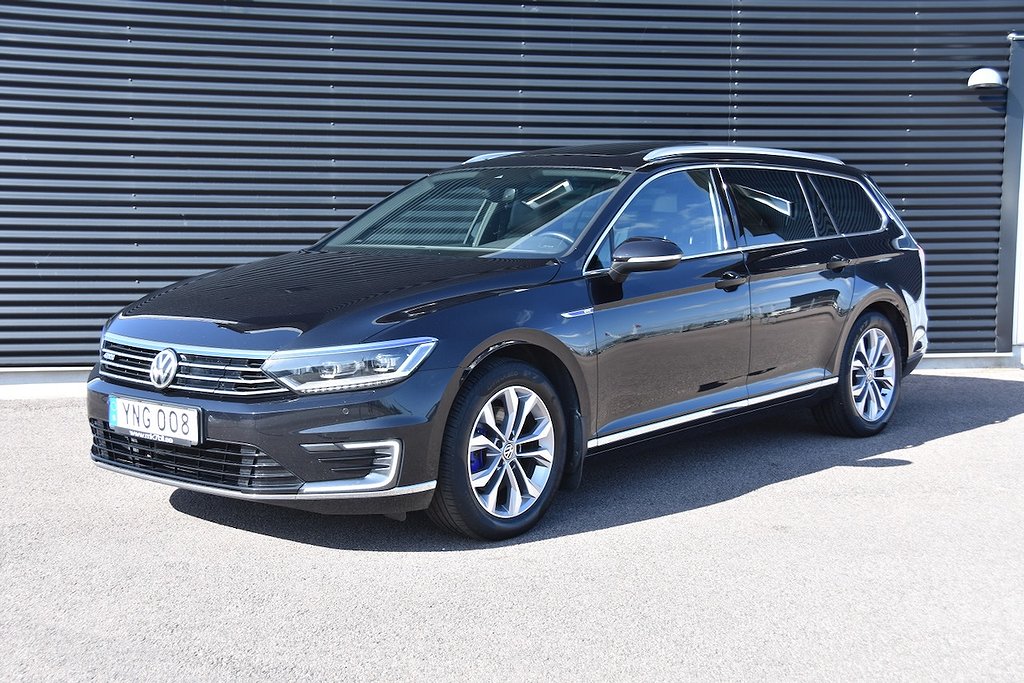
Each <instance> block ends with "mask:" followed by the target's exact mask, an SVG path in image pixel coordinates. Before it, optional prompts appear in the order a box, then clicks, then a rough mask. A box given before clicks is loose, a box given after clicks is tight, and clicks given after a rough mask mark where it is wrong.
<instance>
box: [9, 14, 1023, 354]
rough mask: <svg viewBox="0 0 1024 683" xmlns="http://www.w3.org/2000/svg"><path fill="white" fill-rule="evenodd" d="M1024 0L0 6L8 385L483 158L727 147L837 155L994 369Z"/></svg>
mask: <svg viewBox="0 0 1024 683" xmlns="http://www.w3.org/2000/svg"><path fill="white" fill-rule="evenodd" d="M1014 28H1024V6H1022V5H1021V4H1020V2H1019V0H973V1H972V2H970V3H966V2H962V1H957V2H901V1H897V0H893V1H891V2H888V1H886V2H881V1H874V2H865V1H864V0H859V1H842V2H828V3H823V2H818V1H817V0H815V1H810V0H808V1H799V0H792V1H789V2H781V1H774V0H761V1H749V0H742V1H741V0H736V1H735V2H732V3H731V4H730V3H723V2H689V3H680V2H674V1H672V2H656V1H652V2H600V3H591V2H571V1H563V2H529V1H527V2H524V3H523V4H520V3H508V2H464V3H457V2H414V1H405V2H401V1H389V2H369V1H367V2H323V3H316V2H285V1H279V2H260V1H243V0H225V1H222V2H218V3H213V2H201V1H195V2H126V1H116V0H112V1H106V2H100V1H99V0H92V1H86V0H67V1H63V2H32V3H11V2H7V3H4V4H3V5H2V6H0V365H7V366H11V365H81V364H86V363H91V361H92V359H93V358H94V356H95V345H96V338H97V334H98V330H99V327H100V326H101V324H102V321H103V320H104V319H105V318H106V317H107V316H108V315H109V314H110V313H111V312H112V311H114V310H115V309H116V308H117V307H119V306H121V305H122V304H124V303H127V302H128V301H131V300H133V299H135V298H137V297H138V296H140V295H142V294H144V293H146V292H148V291H150V290H152V289H155V288H157V287H160V286H162V285H164V284H165V283H168V282H170V281H173V280H176V279H179V278H182V277H186V276H189V275H193V274H196V273H200V272H203V271H206V270H209V269H212V268H217V267H221V266H225V265H229V264H234V263H238V262H241V261H244V260H247V259H252V258H258V257H262V256H267V255H271V254H275V253H278V252H282V251H287V250H290V249H293V248H296V247H300V246H303V245H306V244H308V243H310V242H312V241H313V240H314V239H316V238H317V237H319V236H320V235H321V234H323V233H324V232H326V231H328V230H330V229H331V228H332V227H334V226H336V225H338V224H340V223H342V222H343V221H345V220H346V219H348V218H349V217H351V216H352V215H353V214H354V213H356V212H357V211H359V210H360V209H361V208H363V207H365V206H367V205H368V204H370V203H372V202H373V201H375V200H376V199H378V198H380V197H382V196H383V195H385V194H387V193H388V192H390V191H392V190H393V189H395V188H397V187H398V186H400V185H402V184H404V183H405V182H407V181H409V180H411V179H412V178H414V177H416V176H418V175H420V174H423V173H425V172H427V171H430V170H433V169H436V168H438V167H441V166H445V165H447V164H450V163H452V162H456V161H459V160H462V159H464V158H465V157H467V156H470V155H472V154H474V153H477V152H481V151H488V150H495V149H509V148H513V149H525V148H532V147H540V146H548V145H553V144H564V143H575V142H581V143H582V142H596V141H602V140H622V139H627V140H629V139H651V138H666V139H707V140H715V141H726V140H731V141H737V142H742V143H748V144H766V145H774V146H784V147H795V148H801V149H806V150H812V151H824V152H828V153H833V154H838V155H839V156H842V157H844V158H846V159H847V160H848V161H850V162H852V163H855V164H857V165H860V166H862V167H863V168H865V169H866V170H868V171H869V172H871V173H872V174H874V175H875V177H876V178H877V179H878V181H879V182H880V184H881V185H882V186H883V188H884V189H885V190H886V191H887V192H888V193H889V194H890V196H891V198H892V199H893V201H894V203H895V204H896V205H897V206H898V207H899V208H900V210H901V211H903V212H904V215H905V217H906V220H907V222H908V223H909V224H910V226H911V227H912V229H914V230H915V232H916V233H917V234H918V236H919V237H920V238H921V240H922V242H924V243H925V245H926V246H927V247H928V249H929V253H930V265H931V270H930V277H929V286H930V288H931V289H930V303H931V312H932V317H933V340H934V342H935V345H934V348H935V349H936V350H940V349H941V350H986V351H990V350H993V349H994V348H995V337H996V332H995V330H996V314H995V312H996V297H997V295H998V293H997V291H996V265H997V261H998V240H999V233H998V230H999V209H1000V182H1001V177H1000V174H1001V168H1002V166H1001V163H1002V145H1003V136H1004V130H1003V125H1004V123H1003V121H1004V117H1003V112H1002V109H1001V102H1000V98H999V97H996V98H994V101H992V102H987V101H983V100H981V99H980V98H979V97H978V96H977V94H975V93H972V92H970V91H968V90H967V89H966V87H965V82H966V78H967V76H968V75H969V74H970V72H971V71H972V70H973V69H974V68H975V67H977V66H983V65H984V66H993V67H997V68H1003V69H1005V68H1006V61H1007V56H1008V54H1009V45H1008V43H1007V41H1006V34H1007V33H1008V32H1009V31H1010V30H1011V29H1014Z"/></svg>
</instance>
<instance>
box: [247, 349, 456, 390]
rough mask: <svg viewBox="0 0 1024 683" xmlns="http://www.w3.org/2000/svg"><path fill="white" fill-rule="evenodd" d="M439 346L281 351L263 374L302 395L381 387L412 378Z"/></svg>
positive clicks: (264, 369) (273, 356)
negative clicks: (435, 347)
mask: <svg viewBox="0 0 1024 683" xmlns="http://www.w3.org/2000/svg"><path fill="white" fill-rule="evenodd" d="M436 344H437V340H436V339H433V338H432V337H420V338H417V339H398V340H395V341H387V342H376V343H372V344H354V345H352V346H332V347H328V348H321V349H299V350H295V351H278V352H277V353H275V354H274V355H272V356H271V357H270V358H268V359H267V361H266V362H265V363H264V364H263V372H265V373H267V374H268V375H270V376H271V377H273V378H274V379H276V380H277V381H278V382H281V383H282V384H284V385H285V386H286V387H288V388H289V389H292V390H293V391H297V392H299V393H302V394H316V393H321V392H325V391H346V390H350V389H366V388H368V387H379V386H383V385H385V384H394V383H395V382H398V381H399V380H402V379H405V378H406V377H408V376H409V375H411V374H412V373H413V371H414V370H415V369H416V368H418V367H419V366H420V364H421V363H422V362H423V361H424V360H426V359H427V356H429V355H430V352H431V351H433V350H434V346H435V345H436Z"/></svg>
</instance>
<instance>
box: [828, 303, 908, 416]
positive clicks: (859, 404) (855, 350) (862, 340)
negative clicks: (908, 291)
mask: <svg viewBox="0 0 1024 683" xmlns="http://www.w3.org/2000/svg"><path fill="white" fill-rule="evenodd" d="M902 357H903V356H902V354H901V350H900V344H899V338H898V337H897V336H896V332H895V330H894V329H893V327H892V323H891V322H889V319H888V318H886V317H885V316H884V315H882V314H880V313H873V312H872V313H866V314H864V315H863V316H861V317H860V318H859V319H858V320H857V322H856V323H854V326H853V329H852V330H851V332H850V336H849V338H848V339H847V340H846V345H845V347H844V350H843V362H842V366H841V368H840V372H839V384H838V386H837V387H836V390H835V393H834V394H833V395H832V396H831V397H830V398H828V399H827V400H825V401H824V402H822V403H821V404H820V405H818V406H816V407H815V408H814V416H815V418H816V419H817V420H818V423H819V424H820V425H821V426H822V427H824V428H825V429H826V430H828V431H830V432H832V433H834V434H840V435H843V436H871V435H873V434H877V433H878V432H880V431H882V430H883V429H885V427H886V425H888V424H889V420H890V419H891V418H892V414H893V412H894V410H895V408H896V403H897V401H898V400H899V395H900V380H901V377H902V370H903V368H902V362H901V359H902Z"/></svg>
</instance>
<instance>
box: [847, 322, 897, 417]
mask: <svg viewBox="0 0 1024 683" xmlns="http://www.w3.org/2000/svg"><path fill="white" fill-rule="evenodd" d="M850 386H851V389H852V390H853V402H854V405H855V406H856V408H857V412H858V413H859V414H860V416H861V417H862V418H864V419H865V420H867V421H868V422H876V421H878V420H879V419H881V418H882V416H884V415H885V412H886V410H888V408H889V404H890V403H892V398H893V393H894V392H895V390H896V354H895V353H894V352H893V347H892V342H891V341H889V336H888V335H887V334H885V332H883V331H882V330H880V329H878V328H877V327H871V328H868V329H867V330H865V331H864V334H862V335H861V337H860V339H859V340H858V341H857V346H856V350H855V351H854V354H853V363H852V364H851V369H850Z"/></svg>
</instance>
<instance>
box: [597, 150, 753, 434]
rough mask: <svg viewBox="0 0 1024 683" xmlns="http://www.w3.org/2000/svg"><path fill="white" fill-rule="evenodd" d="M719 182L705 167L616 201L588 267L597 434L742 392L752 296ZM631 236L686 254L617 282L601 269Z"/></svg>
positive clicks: (654, 422)
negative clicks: (659, 242)
mask: <svg viewBox="0 0 1024 683" xmlns="http://www.w3.org/2000/svg"><path fill="white" fill-rule="evenodd" d="M717 184H718V183H717V181H716V176H715V174H714V171H713V170H712V169H708V168H705V169H690V170H674V171H670V172H666V173H662V174H660V175H658V176H654V177H653V178H652V179H650V180H649V181H647V182H646V184H644V185H643V186H641V187H640V189H638V190H637V191H636V193H635V194H634V195H633V196H632V197H631V198H630V199H629V200H628V201H627V203H626V204H625V205H624V206H623V208H622V210H621V211H620V213H619V215H618V216H617V217H616V218H615V219H614V220H613V222H612V225H611V228H610V230H609V232H608V233H607V234H606V235H605V237H604V238H603V239H602V241H601V242H600V243H599V245H598V247H597V249H596V251H595V253H594V255H593V257H592V259H591V262H590V263H589V264H588V282H589V287H590V291H591V296H592V301H593V304H594V322H595V326H596V332H597V345H598V357H597V365H598V376H599V378H598V382H599V386H598V396H599V401H598V403H599V405H598V415H597V418H598V419H597V424H598V436H599V437H607V436H608V435H610V434H615V433H618V434H619V435H620V436H624V434H623V432H625V431H626V430H638V431H637V433H643V432H644V431H649V430H654V429H657V428H658V423H659V422H664V421H666V420H670V419H673V418H677V417H679V416H681V415H684V414H687V413H693V412H695V411H700V410H702V409H707V408H711V407H713V406H718V405H722V404H725V403H730V402H734V401H738V400H742V399H744V398H746V374H747V365H748V361H749V353H750V295H749V292H748V288H747V286H746V282H747V278H746V269H745V266H744V263H743V258H744V257H743V253H742V251H741V250H740V249H738V246H737V244H736V241H735V238H734V235H733V234H732V232H731V226H729V225H728V222H727V221H726V219H725V216H724V210H725V209H724V204H723V202H722V199H721V195H720V194H719V192H718V191H717V189H716V186H717ZM630 237H661V238H664V239H669V240H671V241H673V242H675V243H676V244H677V245H678V246H679V247H680V249H681V250H682V252H683V260H682V261H680V263H679V264H678V265H676V266H675V267H674V268H672V269H670V270H663V271H653V272H640V273H633V274H631V275H630V276H629V277H628V278H626V280H625V282H623V283H621V284H618V283H615V282H613V281H612V280H611V279H610V278H609V277H608V275H607V268H608V266H609V265H610V263H611V254H612V251H613V249H614V248H615V247H616V246H618V245H619V244H621V243H622V242H623V241H625V240H626V239H628V238H630ZM723 280H724V281H725V282H723ZM723 285H724V286H723ZM662 426H669V425H662ZM613 440H614V437H613Z"/></svg>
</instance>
